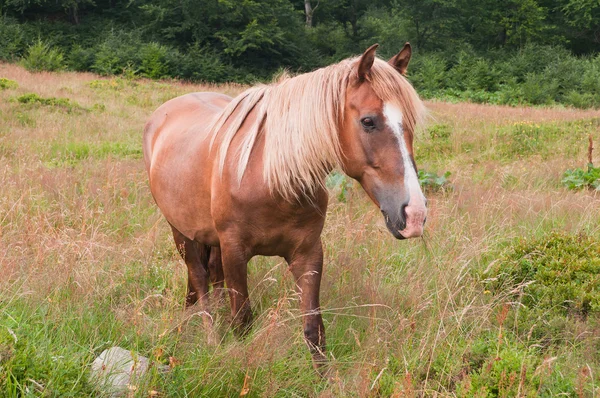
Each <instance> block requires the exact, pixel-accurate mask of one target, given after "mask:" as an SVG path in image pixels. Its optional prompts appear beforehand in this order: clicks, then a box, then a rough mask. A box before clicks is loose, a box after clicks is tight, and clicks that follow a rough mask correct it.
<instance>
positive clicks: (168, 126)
mask: <svg viewBox="0 0 600 398" xmlns="http://www.w3.org/2000/svg"><path fill="white" fill-rule="evenodd" d="M230 101H231V97H229V96H227V95H224V94H219V93H211V92H206V93H190V94H185V95H182V96H180V97H176V98H173V99H171V100H169V101H167V102H165V103H164V104H162V105H161V106H160V107H158V109H156V110H155V111H154V112H153V113H152V115H151V116H150V118H149V119H148V122H147V123H146V126H145V127H144V144H143V146H144V147H143V149H144V160H145V162H146V169H149V168H150V165H151V155H152V153H153V152H154V149H155V146H156V142H157V140H158V138H159V137H160V136H161V135H162V136H165V135H167V134H168V133H174V134H177V135H181V134H182V133H183V132H185V131H189V132H192V133H194V134H197V135H206V134H207V133H208V131H207V128H206V127H207V126H208V124H209V123H210V121H211V120H212V117H213V116H214V115H215V114H217V113H218V112H220V111H221V110H222V109H223V108H224V107H225V106H227V104H228V103H229V102H230Z"/></svg>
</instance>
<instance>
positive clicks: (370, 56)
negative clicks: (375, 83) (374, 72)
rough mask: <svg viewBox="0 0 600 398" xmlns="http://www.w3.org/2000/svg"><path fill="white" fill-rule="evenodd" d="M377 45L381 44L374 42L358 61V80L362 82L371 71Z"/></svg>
mask: <svg viewBox="0 0 600 398" xmlns="http://www.w3.org/2000/svg"><path fill="white" fill-rule="evenodd" d="M377 47H379V44H373V45H372V46H371V47H369V48H367V50H366V51H365V52H364V53H363V55H361V56H360V60H359V61H358V80H359V81H361V82H362V81H363V80H365V78H366V77H367V76H368V75H369V74H370V73H371V67H372V66H373V62H375V51H376V50H377Z"/></svg>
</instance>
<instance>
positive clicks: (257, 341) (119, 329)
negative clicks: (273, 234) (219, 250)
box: [0, 64, 600, 397]
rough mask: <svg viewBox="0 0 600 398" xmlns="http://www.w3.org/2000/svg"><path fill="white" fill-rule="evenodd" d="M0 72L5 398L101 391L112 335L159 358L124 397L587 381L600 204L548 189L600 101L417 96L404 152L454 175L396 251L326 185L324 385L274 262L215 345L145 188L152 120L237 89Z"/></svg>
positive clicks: (596, 127) (460, 388) (491, 392)
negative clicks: (410, 141)
mask: <svg viewBox="0 0 600 398" xmlns="http://www.w3.org/2000/svg"><path fill="white" fill-rule="evenodd" d="M0 77H3V78H5V79H8V80H0V98H1V99H0V190H1V195H0V391H2V393H1V395H2V396H8V397H12V396H56V397H58V396H60V397H68V396H73V397H81V396H97V395H102V393H101V391H98V390H96V389H95V387H94V386H93V385H91V384H90V383H89V382H88V374H89V365H90V363H91V362H92V361H93V360H94V358H95V357H96V356H97V355H98V354H99V353H100V352H101V351H103V350H104V349H106V348H109V347H111V346H115V345H118V346H121V347H124V348H126V349H130V350H134V351H136V352H138V353H140V354H141V355H144V356H147V357H149V358H152V359H153V360H155V361H156V362H157V363H160V364H167V365H169V366H170V367H171V371H170V372H169V373H167V374H161V373H160V372H158V371H157V368H156V367H154V368H152V369H151V371H150V372H149V374H148V377H147V378H146V379H144V380H141V381H140V382H139V383H138V384H137V385H135V386H132V387H131V388H130V395H131V396H138V397H146V396H169V397H178V396H191V397H194V396H207V397H221V396H239V395H245V396H248V397H254V396H264V397H273V396H278V397H299V396H320V397H337V396H394V397H403V396H406V397H410V396H477V397H496V396H499V397H513V396H547V397H550V396H573V397H592V396H596V395H597V394H599V393H600V194H599V193H598V192H596V193H594V192H592V191H589V190H583V191H570V190H567V189H566V188H565V187H563V186H562V185H561V178H562V174H563V172H564V171H565V170H567V169H572V168H574V167H584V166H585V165H586V163H587V156H586V153H587V137H588V135H589V134H592V135H593V136H594V137H595V141H596V143H597V144H596V145H597V146H598V147H600V112H599V111H593V110H589V111H582V110H573V109H566V108H565V109H561V108H516V107H504V106H486V105H475V104H466V103H462V104H448V103H442V102H430V103H427V105H428V107H429V109H430V110H431V118H430V120H429V122H428V127H427V129H426V130H425V131H423V132H421V133H420V134H419V135H418V136H417V137H416V161H417V164H418V165H419V167H420V168H422V169H424V170H427V171H431V172H435V173H437V174H439V175H442V174H443V173H445V172H446V171H450V172H451V175H450V176H449V177H448V179H449V184H446V185H444V186H443V187H437V186H435V185H434V187H433V188H431V189H430V190H429V191H428V193H427V196H428V198H429V208H430V214H429V216H428V220H429V221H428V224H427V226H426V235H425V237H424V238H423V239H417V240H411V241H396V240H395V239H394V238H393V237H392V236H391V235H390V234H389V233H388V232H387V230H386V228H385V226H384V224H383V220H382V217H381V215H380V213H379V210H378V209H377V208H376V207H375V206H374V205H373V204H372V203H371V202H369V200H368V198H366V196H365V195H364V194H363V192H362V190H361V188H360V186H358V184H356V183H354V184H352V183H351V182H348V183H347V185H346V184H342V186H337V187H333V188H332V195H331V201H330V202H331V203H330V207H329V213H328V218H327V222H326V225H325V231H324V234H323V239H324V245H325V273H324V278H323V286H322V289H321V291H322V305H323V307H324V320H325V327H326V330H327V338H328V340H327V343H328V349H329V353H328V355H329V356H330V359H331V367H332V374H333V378H332V380H331V381H325V380H320V379H319V378H318V377H317V376H316V374H315V373H314V372H313V371H312V367H311V364H310V356H309V354H308V350H307V349H306V347H305V344H304V342H303V337H302V330H301V326H300V319H299V311H298V305H297V301H298V299H297V296H296V294H295V292H294V284H293V280H292V277H291V274H290V273H289V272H288V271H287V267H286V265H285V263H284V261H283V260H282V259H279V258H271V259H265V258H256V259H254V260H253V261H252V263H251V265H250V276H249V279H250V287H251V299H252V303H253V308H254V311H255V316H256V318H257V321H256V323H255V325H254V329H253V331H252V332H251V334H250V335H249V336H248V337H247V338H246V339H244V340H242V341H240V340H238V339H236V338H235V337H234V336H233V335H232V333H231V331H229V330H228V326H227V324H228V305H227V304H223V305H221V306H220V307H219V308H218V309H217V311H216V313H215V318H216V322H217V325H218V330H219V338H220V339H221V343H220V344H219V345H218V346H210V345H208V344H207V340H206V337H205V334H204V330H203V327H202V320H201V317H200V316H198V314H197V312H196V311H197V310H196V311H194V309H191V310H188V311H185V310H184V308H183V303H184V294H185V286H186V272H185V266H184V265H183V263H182V261H181V260H180V258H179V256H178V254H177V253H176V251H175V248H174V245H173V243H172V238H171V236H170V233H169V228H168V225H167V223H166V222H165V221H164V220H163V218H162V217H161V215H160V213H159V211H158V209H157V207H156V206H155V204H154V202H153V200H152V198H151V195H150V192H149V189H148V185H147V178H146V173H145V170H144V168H143V162H142V159H141V157H142V153H141V132H142V128H143V124H144V122H145V120H146V118H147V117H148V116H149V115H150V113H151V112H152V111H153V110H154V109H155V108H156V107H158V106H159V105H160V104H161V103H163V102H164V101H166V100H168V99H170V98H172V97H174V96H177V95H180V94H183V93H187V92H192V91H204V90H213V91H220V92H224V93H226V94H230V95H234V94H236V93H238V92H240V91H241V90H242V89H243V88H242V87H240V86H235V85H225V86H201V85H190V84H182V83H177V82H172V83H171V82H153V81H147V80H127V79H123V78H112V79H107V78H100V77H98V76H95V75H92V74H78V73H66V72H64V73H45V72H42V73H37V74H31V73H29V72H27V71H25V70H24V69H23V68H21V67H19V66H16V65H9V64H0ZM11 81H12V82H11ZM13 82H14V83H13ZM33 94H35V95H33ZM598 151H600V150H598ZM598 151H597V152H596V155H595V159H594V160H595V162H596V163H600V158H599V157H598Z"/></svg>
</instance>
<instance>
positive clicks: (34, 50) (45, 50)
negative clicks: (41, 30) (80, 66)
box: [22, 40, 65, 72]
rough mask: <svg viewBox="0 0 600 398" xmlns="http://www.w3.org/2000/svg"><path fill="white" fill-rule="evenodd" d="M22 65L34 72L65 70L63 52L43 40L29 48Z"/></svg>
mask: <svg viewBox="0 0 600 398" xmlns="http://www.w3.org/2000/svg"><path fill="white" fill-rule="evenodd" d="M22 63H23V66H24V67H25V68H26V69H27V70H29V71H32V72H41V71H58V70H62V69H64V68H65V63H64V56H63V53H62V51H61V50H60V49H58V48H55V47H52V46H50V44H48V43H44V42H43V41H41V40H38V41H37V42H36V43H34V44H32V45H30V46H29V48H28V49H27V55H26V56H25V57H24V58H23V61H22Z"/></svg>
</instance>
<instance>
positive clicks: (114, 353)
mask: <svg viewBox="0 0 600 398" xmlns="http://www.w3.org/2000/svg"><path fill="white" fill-rule="evenodd" d="M149 367H150V360H149V359H148V358H146V357H143V356H141V355H138V354H137V353H135V352H132V351H129V350H126V349H124V348H121V347H111V348H109V349H108V350H104V351H103V352H102V354H100V356H99V357H98V358H96V359H95V360H94V362H93V363H92V372H91V377H90V379H91V380H92V382H93V383H95V384H96V385H98V386H99V387H100V389H101V390H102V392H103V393H106V394H110V395H112V396H115V397H116V396H120V395H121V394H123V393H125V392H127V391H130V390H135V389H136V388H137V383H138V381H139V380H140V379H141V378H142V377H143V376H144V374H145V373H146V372H147V371H148V368H149ZM161 370H164V367H162V366H161Z"/></svg>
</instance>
